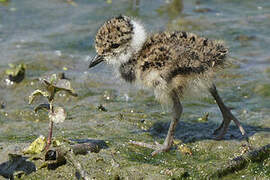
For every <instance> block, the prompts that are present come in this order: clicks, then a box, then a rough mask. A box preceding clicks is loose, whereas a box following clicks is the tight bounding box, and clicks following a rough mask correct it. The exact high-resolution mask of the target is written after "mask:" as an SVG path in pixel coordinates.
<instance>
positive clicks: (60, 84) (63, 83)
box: [55, 79, 78, 96]
mask: <svg viewBox="0 0 270 180" xmlns="http://www.w3.org/2000/svg"><path fill="white" fill-rule="evenodd" d="M55 87H56V92H58V91H65V92H67V93H68V94H70V95H72V96H78V95H77V94H76V93H75V91H74V89H73V88H72V87H71V83H70V81H69V80H67V79H60V80H58V81H57V83H56V85H55Z"/></svg>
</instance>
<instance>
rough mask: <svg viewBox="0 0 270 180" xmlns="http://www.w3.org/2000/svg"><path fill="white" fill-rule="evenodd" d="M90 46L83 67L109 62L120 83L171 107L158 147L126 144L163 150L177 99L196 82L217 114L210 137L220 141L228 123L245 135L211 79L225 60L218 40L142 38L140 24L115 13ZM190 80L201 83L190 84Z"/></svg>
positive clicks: (182, 35)
mask: <svg viewBox="0 0 270 180" xmlns="http://www.w3.org/2000/svg"><path fill="white" fill-rule="evenodd" d="M95 48H96V52H97V55H96V56H95V57H94V59H93V60H92V61H91V63H90V65H89V68H91V67H94V66H95V65H97V64H99V63H101V62H103V61H105V62H107V63H108V64H113V65H114V66H113V67H114V68H116V69H117V70H118V71H119V72H120V76H121V77H122V78H123V79H124V80H125V81H127V82H129V83H133V84H139V85H142V86H143V87H147V88H150V89H153V91H154V93H155V97H156V99H157V100H158V101H160V102H161V103H162V104H168V105H171V107H172V121H171V123H170V127H169V130H168V133H167V137H166V139H165V141H164V143H163V144H162V145H161V144H157V143H156V144H155V145H149V144H146V143H141V142H136V141H132V143H133V144H137V145H140V146H144V147H149V148H152V149H154V152H153V153H152V155H156V154H158V153H160V152H164V151H168V150H169V149H170V148H171V146H172V144H173V137H174V132H175V127H176V125H177V123H178V121H179V119H180V116H181V114H182V111H183V108H182V105H181V101H180V100H181V99H182V98H183V97H184V95H185V94H186V92H187V91H189V90H188V89H189V88H190V87H193V86H199V84H203V86H202V85H200V87H204V88H206V89H207V90H208V91H209V92H210V94H211V95H212V96H213V97H214V99H215V100H216V102H217V104H218V106H219V108H220V111H221V113H222V116H223V121H222V123H221V125H220V126H219V127H218V128H217V129H216V130H215V131H214V135H216V138H217V139H222V138H223V137H224V135H225V134H226V132H227V130H228V127H229V124H230V122H231V120H233V121H234V122H235V124H236V125H237V126H238V128H239V130H240V131H241V133H242V135H243V136H246V133H245V130H244V129H243V127H242V126H241V125H240V123H239V121H238V120H237V119H236V118H235V116H234V115H233V114H232V113H231V111H230V110H229V109H228V108H227V107H226V106H225V104H224V103H223V101H222V99H221V97H220V96H219V94H218V92H217V89H216V86H215V85H214V83H213V82H212V81H211V77H213V75H214V73H215V71H216V70H218V69H221V68H222V65H223V64H224V62H225V61H226V55H227V53H228V49H227V48H226V47H225V46H224V45H223V44H222V43H221V42H218V41H212V40H209V39H207V38H203V37H199V36H197V35H195V34H193V33H188V32H181V31H174V32H160V33H156V34H152V35H149V36H147V34H146V32H145V29H144V27H143V26H142V25H141V23H140V22H138V21H136V20H134V19H132V18H130V17H127V16H122V15H121V16H118V17H114V18H112V19H110V20H108V21H107V22H105V23H104V24H103V25H102V26H101V27H100V29H99V30H98V32H97V34H96V39H95ZM196 81H200V82H202V83H194V82H196Z"/></svg>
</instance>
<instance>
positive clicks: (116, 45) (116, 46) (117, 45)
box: [112, 44, 120, 49]
mask: <svg viewBox="0 0 270 180" xmlns="http://www.w3.org/2000/svg"><path fill="white" fill-rule="evenodd" d="M119 46H120V44H112V48H114V49H116V48H118V47H119Z"/></svg>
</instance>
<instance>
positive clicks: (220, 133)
mask: <svg viewBox="0 0 270 180" xmlns="http://www.w3.org/2000/svg"><path fill="white" fill-rule="evenodd" d="M231 121H234V123H235V124H236V126H237V127H238V128H239V130H240V132H241V134H242V136H243V137H244V138H245V139H246V141H247V142H249V139H248V136H247V134H246V132H245V130H244V128H243V127H242V126H241V124H240V122H239V121H238V120H237V119H236V118H235V117H234V116H233V115H232V114H231V113H230V114H229V116H227V117H224V118H223V121H222V124H221V125H220V126H219V127H218V128H217V129H215V131H214V132H213V135H214V136H215V137H214V139H216V140H221V139H223V137H224V135H225V134H226V133H227V131H228V129H229V124H230V122H231Z"/></svg>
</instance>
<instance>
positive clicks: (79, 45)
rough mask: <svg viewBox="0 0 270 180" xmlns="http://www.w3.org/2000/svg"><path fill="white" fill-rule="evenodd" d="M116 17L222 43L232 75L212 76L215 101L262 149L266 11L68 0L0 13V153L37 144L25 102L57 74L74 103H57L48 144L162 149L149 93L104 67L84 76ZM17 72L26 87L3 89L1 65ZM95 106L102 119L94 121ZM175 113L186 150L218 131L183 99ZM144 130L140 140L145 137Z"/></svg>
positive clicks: (250, 6) (199, 104) (39, 123)
mask: <svg viewBox="0 0 270 180" xmlns="http://www.w3.org/2000/svg"><path fill="white" fill-rule="evenodd" d="M119 14H125V15H130V16H134V17H136V18H137V19H139V20H140V21H141V22H143V23H144V25H145V27H146V29H147V30H148V31H149V32H157V31H163V30H184V31H191V32H194V33H197V34H199V35H202V36H205V37H208V38H210V39H219V40H222V41H224V42H225V43H226V45H227V46H228V47H229V49H230V58H229V59H230V60H232V61H233V65H231V66H229V67H228V68H227V69H226V70H224V71H223V72H220V73H219V74H218V75H217V76H216V79H215V82H216V84H217V87H218V89H219V91H220V94H221V96H222V97H223V98H224V101H225V102H226V104H228V106H229V107H232V108H233V112H234V114H235V115H236V116H237V117H238V118H239V120H240V121H241V123H242V124H243V125H244V127H245V128H246V130H247V131H248V133H249V136H252V137H253V136H256V134H260V133H263V135H262V136H263V137H264V136H265V137H266V135H265V133H266V134H268V138H266V139H264V140H265V142H267V140H269V133H270V51H269V47H270V37H269V34H270V1H264V0H257V1H254V0H246V1H240V0H225V1H222V0H209V1H198V0H196V1H195V0H191V1H188V0H185V1H177V0H166V1H165V0H155V1H152V0H149V1H140V0H133V1H132V0H130V1H128V0H119V1H114V0H112V3H110V1H105V0H96V1H87V0H76V1H75V4H70V3H67V1H65V0H58V1H49V0H43V1H36V0H24V1H20V0H10V1H9V2H7V3H0V75H1V77H0V78H1V82H0V88H1V89H0V101H2V102H4V105H5V108H3V109H0V142H1V146H3V147H4V146H5V144H6V143H13V142H16V143H25V142H30V141H32V140H33V139H35V138H36V137H38V136H39V135H40V134H44V135H46V133H47V124H48V120H47V119H46V114H45V113H43V114H42V113H41V114H37V115H36V114H34V113H33V111H32V110H33V107H34V106H33V105H28V103H27V102H28V96H29V95H30V93H31V92H32V91H33V90H34V89H35V88H37V86H38V78H39V77H42V76H44V75H47V74H52V73H59V72H65V75H66V76H67V77H68V78H70V79H71V82H72V85H73V88H74V89H75V90H76V91H77V92H78V93H79V97H78V98H73V97H71V98H69V97H66V96H65V95H63V94H60V95H59V96H57V98H58V100H59V104H61V105H62V106H65V108H66V109H67V112H68V119H67V120H66V122H65V123H63V124H60V125H58V126H57V127H56V128H57V129H56V131H55V135H56V136H63V137H67V138H88V137H91V138H98V139H107V140H109V141H110V142H111V143H112V144H114V142H117V143H119V144H121V143H124V142H126V141H128V139H129V138H134V139H136V140H142V141H144V138H145V139H147V140H149V141H150V142H151V141H152V140H153V139H157V140H158V141H162V138H161V137H164V136H165V135H166V128H167V126H168V122H169V120H170V115H169V113H167V111H165V109H162V108H161V106H160V105H159V104H158V103H157V102H155V101H154V97H153V94H152V92H151V91H148V90H139V88H136V89H134V88H133V87H132V86H130V85H127V84H125V83H124V82H122V81H120V80H118V79H117V78H116V77H114V76H113V75H114V72H113V71H112V70H111V68H110V67H109V66H107V65H99V66H97V67H95V68H94V69H91V70H88V69H87V66H88V63H89V59H90V57H93V56H94V55H95V52H94V45H93V42H94V40H93V38H94V36H95V33H96V31H97V29H98V27H99V26H100V25H101V24H102V23H103V22H104V21H105V20H106V19H109V18H110V17H112V16H115V15H119ZM22 62H23V63H25V64H26V65H27V72H26V78H25V79H24V81H23V82H22V83H20V84H14V85H7V83H6V76H5V74H4V71H5V69H6V68H8V64H9V63H14V64H16V63H17V64H18V63H22ZM64 69H65V70H64ZM199 96H200V95H199ZM99 104H103V105H104V106H105V108H106V109H107V110H108V111H107V112H100V111H98V110H97V109H96V107H97V106H98V105H99ZM183 104H184V114H183V116H182V119H181V123H182V124H181V123H180V125H179V126H178V127H177V132H176V137H177V138H178V139H180V140H182V141H184V142H187V143H188V142H194V141H200V140H206V139H209V138H211V132H212V131H213V129H214V128H215V127H216V126H217V125H218V124H219V123H220V122H221V115H220V113H219V111H218V108H217V106H216V105H215V103H214V101H213V100H212V98H211V97H210V96H209V97H208V96H203V97H202V98H197V99H196V98H192V99H190V98H187V99H186V100H185V101H184V102H183ZM206 112H209V113H210V115H209V118H208V119H209V120H208V122H206V123H205V122H200V121H198V118H200V117H202V116H203V115H204V113H206ZM142 119H143V120H144V121H143V123H140V122H141V120H142ZM183 127H184V128H183ZM201 127H203V131H200V129H201ZM149 128H150V131H149V135H148V134H144V131H143V130H148V129H149ZM164 129H165V130H164ZM231 135H233V136H234V137H236V139H237V138H239V137H240V133H239V132H238V130H237V129H236V128H235V127H234V126H233V127H232V128H231V130H230V132H229V133H228V135H227V136H226V139H227V140H228V139H230V137H231ZM269 141H270V140H269ZM269 141H268V143H269ZM262 142H264V141H262ZM256 145H257V144H256ZM112 146H113V145H112ZM147 152H148V153H149V151H147ZM132 156H134V155H130V154H129V158H131V159H132ZM133 158H134V157H133ZM127 159H128V158H127ZM139 159H140V158H139ZM0 162H1V159H0ZM155 163H156V162H155ZM263 177H264V176H263ZM265 177H266V176H265Z"/></svg>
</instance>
